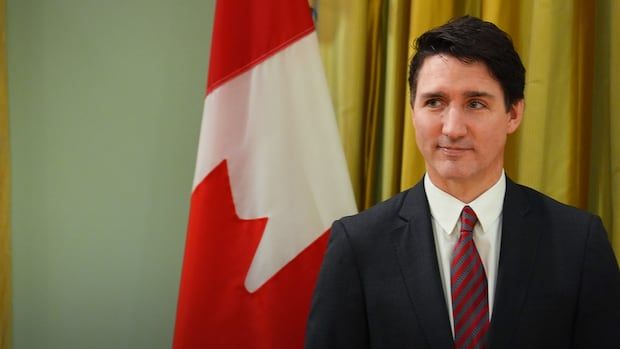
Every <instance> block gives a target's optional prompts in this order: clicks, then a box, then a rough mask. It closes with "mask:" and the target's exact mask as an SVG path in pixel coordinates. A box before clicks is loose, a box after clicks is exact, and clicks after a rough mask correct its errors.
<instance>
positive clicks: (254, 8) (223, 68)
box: [207, 0, 314, 94]
mask: <svg viewBox="0 0 620 349" xmlns="http://www.w3.org/2000/svg"><path fill="white" fill-rule="evenodd" d="M215 13H216V14H217V15H216V16H215V20H214V25H213V36H212V42H211V60H210V62H209V77H208V81H207V94H208V93H210V92H211V91H213V89H215V88H216V87H218V86H219V85H221V84H223V83H224V82H226V81H228V80H230V79H232V78H234V77H235V76H237V75H239V74H241V73H243V72H245V71H247V70H249V69H250V68H252V67H253V66H255V65H257V64H258V63H260V62H262V61H263V60H265V59H266V58H268V57H269V56H271V55H273V54H274V53H276V52H278V51H280V50H281V49H282V48H284V47H286V46H288V45H290V44H291V43H293V42H295V41H296V40H298V39H300V38H302V37H303V36H305V35H307V34H309V33H311V32H312V31H313V30H314V24H313V23H312V17H311V16H310V14H309V13H310V7H309V6H308V3H307V2H305V1H290V0H271V1H263V0H251V1H248V0H223V1H217V4H216V9H215Z"/></svg>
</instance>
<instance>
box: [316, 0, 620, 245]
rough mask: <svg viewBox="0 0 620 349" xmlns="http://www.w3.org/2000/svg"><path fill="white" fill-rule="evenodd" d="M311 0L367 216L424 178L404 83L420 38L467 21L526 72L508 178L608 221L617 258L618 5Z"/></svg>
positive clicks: (533, 0)
mask: <svg viewBox="0 0 620 349" xmlns="http://www.w3.org/2000/svg"><path fill="white" fill-rule="evenodd" d="M314 3H315V4H317V5H318V10H319V11H318V22H317V26H318V28H319V40H320V41H321V48H322V54H323V60H324V63H325V66H326V68H327V69H326V74H327V78H328V81H329V84H330V89H331V91H332V97H333V102H334V105H335V109H336V114H337V117H338V122H339V125H340V126H341V136H342V142H343V144H344V146H345V149H346V155H347V158H348V161H349V169H350V171H351V177H352V179H353V183H354V190H355V192H356V197H357V200H358V201H357V202H358V205H359V208H360V209H364V208H367V207H369V206H371V205H373V204H375V203H377V202H379V201H381V200H384V199H386V198H388V197H390V196H391V195H394V194H395V193H396V192H398V191H400V190H403V189H406V188H409V187H411V186H412V185H413V184H415V183H416V182H417V181H418V180H419V179H420V178H421V176H422V174H423V173H424V159H423V158H422V156H421V155H420V153H419V151H418V150H417V147H416V144H415V130H414V128H413V125H412V121H411V109H410V106H409V103H410V101H409V95H408V94H409V89H408V87H407V83H406V77H407V63H408V61H409V59H410V58H411V57H412V55H413V53H414V50H413V41H414V39H415V38H417V37H418V36H419V35H420V34H422V33H423V32H424V31H426V30H428V29H430V28H433V27H436V26H438V25H441V24H443V23H445V22H446V21H447V20H449V19H450V18H453V17H457V16H461V15H465V14H469V15H473V16H478V17H481V18H483V19H485V20H489V21H491V22H494V23H495V24H497V25H498V26H499V27H500V28H502V29H503V30H504V31H506V32H508V33H509V34H510V36H511V37H512V39H513V42H514V44H515V47H516V49H517V51H518V52H519V54H520V55H521V58H522V60H523V62H524V65H525V67H526V70H527V73H526V87H525V103H526V106H525V114H524V120H523V123H522V125H521V128H520V130H519V131H517V132H516V133H515V134H514V135H512V136H511V137H509V140H508V145H507V149H506V159H505V162H506V164H505V168H506V172H507V174H508V175H509V176H510V177H511V178H513V179H514V180H516V181H518V182H520V183H523V184H526V185H529V186H531V187H533V188H535V189H537V190H540V191H542V192H544V193H546V194H548V195H550V196H552V197H554V198H555V199H557V200H559V201H562V202H565V203H567V204H570V205H574V206H577V207H580V208H583V209H587V210H590V211H592V212H595V213H597V214H598V215H600V216H601V217H602V219H603V222H604V224H605V226H606V228H607V230H608V231H609V234H610V240H611V241H612V245H613V246H614V248H615V250H616V254H617V255H620V137H619V136H620V99H619V98H618V96H620V91H618V86H619V85H620V69H619V68H618V67H617V62H620V51H619V50H620V24H619V21H620V18H619V17H620V15H619V14H620V1H615V0H596V1H583V0H569V1H565V0H524V1H512V0H464V1H463V0H461V1H458V0H436V1H401V0H393V1H388V0H370V1H368V2H353V1H348V2H345V1H338V0H315V1H314ZM325 28H328V29H325ZM334 38H338V40H336V39H334ZM614 62H615V63H616V64H614ZM352 106H354V107H352ZM352 125H354V126H352Z"/></svg>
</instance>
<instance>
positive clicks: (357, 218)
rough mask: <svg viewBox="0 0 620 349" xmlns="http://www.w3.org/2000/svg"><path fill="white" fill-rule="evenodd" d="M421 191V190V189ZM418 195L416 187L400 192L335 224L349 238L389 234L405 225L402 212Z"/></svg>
mask: <svg viewBox="0 0 620 349" xmlns="http://www.w3.org/2000/svg"><path fill="white" fill-rule="evenodd" d="M422 190H423V189H422ZM416 195H419V193H418V192H417V189H416V187H413V188H411V189H407V190H405V191H402V192H400V193H398V194H396V195H394V196H392V197H391V198H389V199H387V200H385V201H383V202H380V203H378V204H376V205H374V206H372V207H370V208H368V209H366V210H364V211H362V212H360V213H358V214H355V215H351V216H346V217H342V218H341V219H339V220H338V221H337V223H336V224H342V225H343V227H344V228H345V230H346V231H347V232H348V233H349V235H350V236H351V237H362V236H368V235H377V234H383V233H386V232H389V231H391V230H394V229H396V228H398V227H401V226H403V225H404V224H406V219H404V218H403V216H402V215H403V212H405V211H407V208H404V207H403V206H405V205H406V203H407V202H408V201H411V200H416V199H415V198H414V197H415V196H416Z"/></svg>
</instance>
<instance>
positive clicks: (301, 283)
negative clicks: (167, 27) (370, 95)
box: [173, 0, 356, 349]
mask: <svg viewBox="0 0 620 349" xmlns="http://www.w3.org/2000/svg"><path fill="white" fill-rule="evenodd" d="M355 211H356V208H355V202H354V197H353V192H352V189H351V184H350V180H349V176H348V173H347V169H346V161H345V158H344V154H343V151H342V146H341V144H340V140H339V135H338V131H337V127H336V122H335V118H334V113H333V109H332V106H331V102H330V98H329V94H328V91H327V84H326V81H325V77H324V73H323V69H322V66H321V61H320V57H319V48H318V42H317V38H316V33H315V31H314V25H313V22H312V18H311V11H310V8H309V6H308V3H307V0H219V1H217V3H216V9H215V22H214V29H213V39H212V46H211V61H210V65H209V78H208V83H207V94H206V98H205V103H204V112H203V119H202V127H201V132H200V142H199V148H198V159H197V163H196V172H195V177H194V187H193V192H192V197H191V206H190V216H189V224H188V231H187V241H186V248H185V258H184V261H183V272H182V276H181V287H180V292H179V301H178V308H177V318H176V325H175V332H174V342H173V347H174V348H175V349H182V348H192V349H195V348H301V347H302V346H303V337H304V332H305V322H306V318H307V316H308V311H309V305H310V298H311V295H312V292H313V289H314V285H315V281H316V277H317V274H318V271H319V267H320V264H321V261H322V258H323V254H324V251H325V247H326V244H327V231H328V229H329V226H330V224H331V222H332V221H333V220H334V219H336V218H339V217H340V216H343V215H346V214H352V213H354V212H355Z"/></svg>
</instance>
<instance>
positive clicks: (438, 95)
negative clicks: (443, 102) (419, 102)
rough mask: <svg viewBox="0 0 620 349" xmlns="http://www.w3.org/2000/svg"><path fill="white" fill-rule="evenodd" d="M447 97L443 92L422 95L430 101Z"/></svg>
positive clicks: (421, 95)
mask: <svg viewBox="0 0 620 349" xmlns="http://www.w3.org/2000/svg"><path fill="white" fill-rule="evenodd" d="M445 96H446V94H445V93H443V92H424V93H422V94H420V97H421V98H422V99H430V98H444V97H445Z"/></svg>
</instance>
